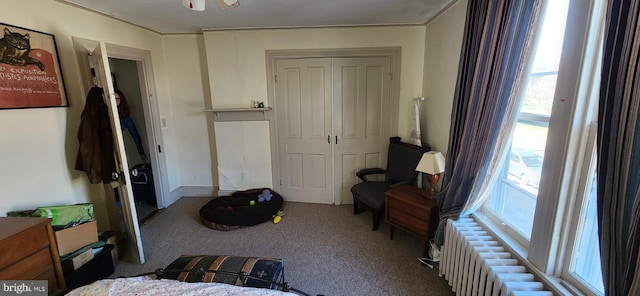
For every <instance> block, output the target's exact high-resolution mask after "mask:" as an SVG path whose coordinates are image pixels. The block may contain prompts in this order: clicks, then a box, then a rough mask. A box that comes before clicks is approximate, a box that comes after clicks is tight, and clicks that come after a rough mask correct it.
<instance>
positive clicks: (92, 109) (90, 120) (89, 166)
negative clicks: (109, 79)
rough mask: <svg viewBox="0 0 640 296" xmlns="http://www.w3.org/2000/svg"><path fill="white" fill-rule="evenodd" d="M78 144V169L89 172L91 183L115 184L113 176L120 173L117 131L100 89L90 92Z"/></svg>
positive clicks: (79, 130) (82, 116) (82, 117)
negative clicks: (113, 129) (117, 156)
mask: <svg viewBox="0 0 640 296" xmlns="http://www.w3.org/2000/svg"><path fill="white" fill-rule="evenodd" d="M78 142H79V144H80V146H79V148H78V157H77V158H76V170H80V171H84V172H85V173H87V177H88V178H89V183H100V182H104V183H109V182H111V181H112V179H111V173H112V172H115V171H116V162H115V157H114V154H113V152H114V151H113V149H114V146H113V132H112V129H111V122H110V120H109V109H108V106H107V104H105V102H104V99H103V90H102V88H100V87H96V86H94V87H92V88H91V90H89V94H88V95H87V101H86V104H85V106H84V110H82V115H81V118H80V128H79V129H78Z"/></svg>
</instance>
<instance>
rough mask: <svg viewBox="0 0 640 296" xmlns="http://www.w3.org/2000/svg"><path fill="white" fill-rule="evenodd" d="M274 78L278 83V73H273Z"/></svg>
mask: <svg viewBox="0 0 640 296" xmlns="http://www.w3.org/2000/svg"><path fill="white" fill-rule="evenodd" d="M273 80H274V81H275V82H276V83H278V74H276V75H273Z"/></svg>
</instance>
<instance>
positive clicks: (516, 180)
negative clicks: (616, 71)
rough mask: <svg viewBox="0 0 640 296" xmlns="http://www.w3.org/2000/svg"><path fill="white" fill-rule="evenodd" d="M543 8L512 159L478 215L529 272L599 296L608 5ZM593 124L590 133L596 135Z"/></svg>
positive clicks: (559, 1) (559, 3) (563, 0)
mask: <svg viewBox="0 0 640 296" xmlns="http://www.w3.org/2000/svg"><path fill="white" fill-rule="evenodd" d="M577 2H578V1H572V2H570V0H554V1H546V2H545V4H544V5H545V9H544V11H543V15H542V19H541V21H542V23H541V24H542V26H541V31H540V32H539V34H540V35H539V37H538V40H537V43H536V49H535V54H533V55H532V57H533V61H532V64H531V66H530V70H529V74H528V76H527V77H526V83H525V87H524V88H523V91H522V94H521V96H522V98H521V101H522V103H521V107H520V113H519V117H518V122H517V124H516V126H515V127H514V132H513V137H512V140H511V142H510V143H506V145H508V146H509V149H508V151H507V155H505V158H506V161H504V162H503V163H504V165H503V167H502V170H501V172H500V174H499V175H500V179H499V180H497V182H495V186H494V187H493V188H492V191H491V193H490V197H489V199H488V200H487V201H486V202H485V204H484V206H483V207H482V208H481V209H480V211H479V213H478V215H479V216H481V217H486V218H487V219H485V220H488V221H491V222H492V224H493V225H495V226H496V227H497V228H498V229H500V231H501V232H502V233H504V235H506V236H508V237H509V238H511V239H512V240H513V241H514V242H515V243H516V244H518V246H516V247H515V249H523V250H524V252H525V253H526V257H527V259H528V261H529V262H530V263H531V266H535V267H536V268H537V269H538V270H540V272H541V273H544V274H547V275H549V276H554V275H559V276H560V277H561V278H562V280H563V281H564V282H565V283H569V284H568V286H571V287H572V288H573V287H575V288H576V289H578V290H580V291H582V293H588V294H602V293H603V287H602V275H601V269H600V263H599V262H600V261H599V258H600V257H599V249H598V236H597V223H596V221H597V217H596V210H595V206H596V205H595V188H596V186H597V184H596V178H595V152H596V151H595V136H594V135H595V127H594V126H595V124H593V125H592V124H591V123H592V121H594V120H595V119H596V116H595V115H596V112H597V110H596V106H597V105H596V103H597V100H598V97H597V96H598V91H597V90H598V86H599V73H600V72H599V62H600V54H601V52H600V49H601V44H602V36H603V24H604V22H603V20H604V13H605V11H606V10H605V9H604V6H605V3H603V2H601V1H598V0H594V1H593V2H591V3H590V5H586V4H585V3H584V2H585V1H581V2H580V3H577ZM590 126H593V127H590Z"/></svg>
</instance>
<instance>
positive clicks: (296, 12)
mask: <svg viewBox="0 0 640 296" xmlns="http://www.w3.org/2000/svg"><path fill="white" fill-rule="evenodd" d="M57 1H59V2H63V3H68V4H71V5H76V6H79V7H83V8H85V9H88V10H91V11H95V12H98V13H101V14H105V15H108V16H111V17H113V18H116V19H120V20H123V21H126V22H128V23H131V24H135V25H138V26H140V27H143V28H147V29H149V30H152V31H155V32H158V33H161V34H180V33H200V32H202V31H207V30H225V29H255V28H300V27H331V26H368V25H417V24H425V23H426V22H428V21H429V20H430V19H432V18H433V17H435V16H436V15H438V13H439V12H440V11H442V10H443V9H445V8H447V7H448V6H449V5H451V4H452V3H453V2H454V1H455V0H239V1H240V6H238V7H236V8H233V9H229V10H220V9H219V8H218V6H217V4H216V2H215V0H206V8H205V11H191V10H189V9H187V8H185V7H184V6H182V0H57Z"/></svg>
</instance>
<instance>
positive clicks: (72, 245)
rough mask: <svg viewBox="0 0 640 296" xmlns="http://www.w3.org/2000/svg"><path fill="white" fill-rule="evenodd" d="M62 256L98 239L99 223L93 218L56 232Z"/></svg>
mask: <svg viewBox="0 0 640 296" xmlns="http://www.w3.org/2000/svg"><path fill="white" fill-rule="evenodd" d="M55 236H56V242H57V243H58V253H59V254H60V256H62V255H66V254H68V253H71V252H74V251H76V250H78V249H80V248H82V247H84V246H86V245H88V244H92V243H95V242H97V241H98V223H97V222H96V221H95V220H93V221H91V222H87V223H83V224H80V225H78V226H74V227H69V228H66V229H63V230H58V231H56V232H55Z"/></svg>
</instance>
